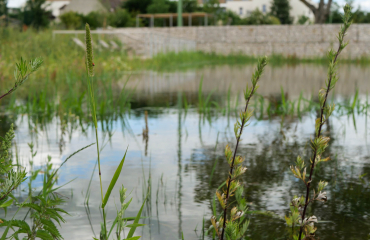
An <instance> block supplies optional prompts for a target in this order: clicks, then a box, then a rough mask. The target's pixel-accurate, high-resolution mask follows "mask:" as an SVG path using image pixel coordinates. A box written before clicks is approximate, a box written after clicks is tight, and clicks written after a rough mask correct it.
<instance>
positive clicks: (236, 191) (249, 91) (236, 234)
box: [211, 57, 267, 240]
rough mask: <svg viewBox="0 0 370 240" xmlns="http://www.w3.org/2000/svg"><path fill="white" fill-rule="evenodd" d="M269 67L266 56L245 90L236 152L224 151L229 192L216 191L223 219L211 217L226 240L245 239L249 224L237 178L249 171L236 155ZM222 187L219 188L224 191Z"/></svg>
mask: <svg viewBox="0 0 370 240" xmlns="http://www.w3.org/2000/svg"><path fill="white" fill-rule="evenodd" d="M266 65H267V57H263V58H261V59H259V60H258V64H257V69H256V70H255V72H254V73H253V75H252V79H251V82H252V86H251V87H248V85H247V87H246V91H245V92H244V97H245V101H246V105H245V109H244V110H243V111H241V112H240V114H239V117H240V120H238V121H237V122H236V124H235V127H234V132H235V138H236V147H235V150H234V152H233V151H232V150H231V148H230V147H229V146H228V145H227V146H226V148H225V157H226V160H227V163H228V164H229V166H230V170H229V176H228V179H227V180H226V189H224V190H223V192H221V191H219V190H217V191H216V196H217V199H218V201H219V203H220V206H221V208H222V209H223V212H222V214H221V216H220V217H216V216H215V215H214V216H212V217H211V223H212V227H213V229H214V231H215V233H216V234H217V236H218V238H219V239H221V240H223V239H240V238H242V237H243V236H245V233H246V231H247V228H248V225H249V222H248V221H247V220H246V216H245V212H246V210H247V204H246V200H245V199H244V198H243V197H242V195H243V187H242V186H241V184H240V182H239V181H237V179H238V178H239V177H240V176H241V175H243V174H244V173H245V172H246V170H247V168H246V167H244V166H242V163H243V161H244V158H242V157H241V156H236V152H237V150H238V146H239V141H240V137H241V135H242V133H243V129H244V127H246V126H247V125H248V122H249V120H250V118H251V116H252V111H250V110H248V105H249V101H250V99H251V98H252V96H253V95H254V93H255V91H256V90H257V89H258V85H257V84H258V82H259V80H260V78H261V76H262V73H263V70H264V68H265V67H266ZM221 188H222V187H220V189H221ZM234 195H235V198H236V202H237V204H236V206H234V207H233V208H232V209H231V211H230V216H229V218H227V211H228V209H229V207H231V204H230V202H229V198H230V197H231V196H234Z"/></svg>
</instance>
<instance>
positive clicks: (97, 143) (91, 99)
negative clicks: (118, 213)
mask: <svg viewBox="0 0 370 240" xmlns="http://www.w3.org/2000/svg"><path fill="white" fill-rule="evenodd" d="M87 82H88V88H89V94H90V105H91V110H92V117H93V122H94V128H95V138H96V152H97V154H98V169H99V180H100V194H101V201H102V203H103V199H104V194H103V184H102V180H101V167H100V149H99V138H98V122H97V118H96V107H95V96H94V92H93V86H92V84H93V83H92V77H90V78H89V79H88V81H87ZM102 210H103V220H104V229H105V231H104V235H105V238H106V239H107V236H106V234H107V232H106V229H107V223H106V219H105V209H104V207H103V206H102Z"/></svg>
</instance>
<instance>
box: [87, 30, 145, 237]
mask: <svg viewBox="0 0 370 240" xmlns="http://www.w3.org/2000/svg"><path fill="white" fill-rule="evenodd" d="M85 30H86V34H85V44H86V59H85V65H86V76H87V86H88V94H89V100H90V109H91V115H92V121H93V124H94V129H95V140H96V152H97V155H98V171H99V181H100V194H101V202H102V204H101V209H102V212H103V222H102V224H101V231H100V240H108V239H109V236H110V234H111V232H112V229H113V228H114V226H115V225H116V224H118V229H119V231H120V232H121V231H122V230H123V228H124V227H127V228H130V231H129V233H128V235H127V238H126V239H127V240H128V239H130V240H134V239H139V238H138V237H133V235H134V233H135V230H136V228H137V227H139V226H143V224H139V220H140V216H141V212H142V210H143V207H144V204H145V200H146V199H145V200H144V201H143V204H142V206H141V209H140V211H139V212H138V214H137V216H136V218H135V220H134V223H133V224H130V225H126V224H125V222H124V220H125V219H123V213H124V211H125V210H126V209H127V207H128V205H129V204H130V202H131V200H130V201H129V202H128V203H124V200H125V198H126V197H125V192H126V190H125V189H124V188H121V191H120V201H121V210H120V211H118V212H117V217H116V220H115V221H114V222H113V224H112V226H111V229H110V231H108V228H107V215H106V211H105V207H106V205H107V203H108V200H109V198H110V195H111V193H112V190H113V188H114V186H115V185H116V182H117V180H118V177H119V175H120V174H121V171H122V167H123V164H124V162H125V159H126V154H127V150H126V153H125V155H124V156H123V158H122V160H121V162H120V164H119V165H118V167H117V169H116V171H115V173H114V175H113V177H112V180H111V182H110V184H109V186H108V189H107V191H106V192H105V194H104V193H103V184H102V178H101V175H102V172H101V161H100V151H101V150H100V148H99V136H98V120H97V114H96V101H95V96H94V87H93V84H94V82H93V76H94V66H95V64H94V62H93V46H92V40H91V33H90V26H89V24H87V23H86V26H85ZM120 232H119V234H118V235H117V237H119V238H120Z"/></svg>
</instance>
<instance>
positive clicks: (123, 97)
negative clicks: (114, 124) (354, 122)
mask: <svg viewBox="0 0 370 240" xmlns="http://www.w3.org/2000/svg"><path fill="white" fill-rule="evenodd" d="M72 37H74V35H58V36H56V37H55V39H53V37H52V32H51V31H43V32H39V33H37V32H35V31H33V30H28V31H26V32H19V31H18V30H15V29H1V28H0V88H1V89H2V92H6V90H8V89H10V88H11V87H12V85H13V84H14V81H13V79H14V63H15V62H17V61H19V59H20V57H21V56H23V58H24V59H27V60H29V59H33V58H35V57H41V58H43V59H44V61H45V62H44V65H43V66H41V68H40V69H39V70H38V71H37V72H35V73H34V74H33V75H32V76H30V78H29V79H28V80H27V82H26V83H25V84H26V85H25V86H26V87H22V88H20V89H19V90H18V92H17V94H16V95H12V96H10V97H9V98H6V99H4V100H2V101H1V102H0V107H1V108H2V109H3V110H4V109H5V107H6V109H7V110H8V111H11V112H12V113H18V114H29V115H31V116H34V117H35V118H36V119H35V120H34V121H39V119H37V118H38V117H37V116H38V115H42V116H43V118H49V120H50V119H52V116H55V115H57V116H61V117H63V118H68V116H70V115H71V114H72V115H75V116H78V118H79V121H82V119H84V118H86V117H87V114H86V113H87V108H88V104H87V101H86V100H87V91H86V72H85V65H84V64H82V63H83V62H84V61H85V60H84V55H85V50H84V49H83V48H82V47H80V46H77V45H76V44H75V43H74V42H73V41H72V40H71V38H72ZM77 37H78V38H79V39H80V40H81V41H82V42H84V39H83V35H79V36H77ZM93 37H94V39H93V42H95V43H97V42H98V39H97V36H93ZM101 37H102V39H104V40H106V41H107V42H109V41H110V40H114V41H116V42H117V44H119V41H117V39H112V38H109V36H101ZM269 59H270V60H269V65H270V66H281V65H284V64H290V65H294V64H301V63H311V64H327V60H326V58H317V59H297V58H295V57H282V56H270V57H269ZM256 60H257V58H256V57H253V56H245V55H241V54H239V55H238V54H234V55H228V56H224V55H217V54H212V53H202V52H181V53H178V54H176V53H168V54H160V55H157V56H155V57H154V58H152V59H145V58H141V57H129V56H128V55H127V54H126V52H125V50H124V49H123V48H121V49H119V50H115V51H109V50H102V49H101V50H99V49H98V48H97V50H96V51H95V52H94V63H95V67H94V71H95V78H94V86H95V91H96V94H95V96H96V101H97V102H99V105H98V106H97V115H98V118H99V119H103V118H104V117H106V116H110V117H111V119H114V118H116V117H119V116H122V114H124V113H125V112H126V111H127V110H128V109H131V99H130V97H131V96H132V93H133V91H132V90H128V89H125V87H124V86H125V85H124V80H125V79H126V78H125V75H124V74H123V72H131V71H141V70H154V71H178V70H180V71H181V70H185V69H194V68H203V67H205V66H210V65H223V64H230V65H236V64H239V65H242V64H254V63H255V62H256ZM342 62H343V63H348V64H364V65H366V64H369V63H370V59H359V60H347V61H346V60H344V61H342ZM126 76H127V75H126ZM200 89H201V86H200ZM202 94H204V93H202V91H200V93H199V96H202ZM229 94H230V93H229ZM203 97H204V98H205V99H204V101H200V100H199V99H198V100H199V101H198V102H197V101H195V102H194V101H190V99H186V102H188V103H189V104H191V105H192V106H198V105H199V106H198V107H199V109H200V110H199V111H200V112H208V113H210V112H212V111H211V109H214V108H217V109H218V110H219V111H218V112H223V113H224V114H225V113H226V112H228V113H230V112H231V109H230V97H229V96H224V98H219V97H217V99H218V100H217V101H216V100H214V99H212V97H211V96H209V97H207V98H206V96H203ZM215 98H216V97H215ZM207 99H208V100H207ZM297 101H298V102H297V103H295V102H292V103H288V102H287V101H285V100H284V99H283V100H282V101H281V102H282V106H283V107H280V105H279V106H275V105H271V104H272V103H268V102H266V101H265V100H264V98H263V97H261V98H259V100H258V101H256V104H257V102H258V103H259V105H258V106H259V107H258V108H260V109H262V110H261V111H258V112H259V113H260V114H259V118H263V117H264V114H267V115H269V116H274V115H275V114H277V115H281V114H283V115H284V114H288V112H289V114H293V113H294V114H297V115H299V114H300V112H299V111H300V110H299V109H298V110H297V107H294V106H296V105H297V104H300V102H301V101H303V99H301V98H300V100H297ZM200 102H203V103H204V104H203V105H201V104H200ZM306 102H308V103H309V104H308V105H309V106H310V107H311V106H313V105H314V104H313V101H312V99H311V100H307V101H306ZM311 103H312V104H311ZM284 104H287V106H285V105H284ZM270 105H271V106H270ZM290 105H291V106H292V107H290V108H289V107H288V106H290ZM186 106H187V104H186ZM255 107H257V105H256V106H255ZM310 107H308V108H307V109H306V110H302V111H303V112H306V111H310V110H311V108H310ZM288 108H289V109H290V110H289V111H288ZM302 108H304V107H303V106H302ZM294 109H296V110H295V111H296V112H294ZM264 111H267V113H264ZM292 111H293V112H292ZM297 111H298V112H297ZM261 112H262V113H261ZM48 116H49V117H48ZM66 121H68V120H66Z"/></svg>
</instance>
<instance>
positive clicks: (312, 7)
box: [300, 0, 317, 13]
mask: <svg viewBox="0 0 370 240" xmlns="http://www.w3.org/2000/svg"><path fill="white" fill-rule="evenodd" d="M300 1H301V2H302V3H303V4H304V5H306V6H307V7H308V8H309V9H311V11H312V12H314V13H315V12H316V11H317V8H316V7H315V5H313V4H311V3H310V2H308V1H307V0H300Z"/></svg>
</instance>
